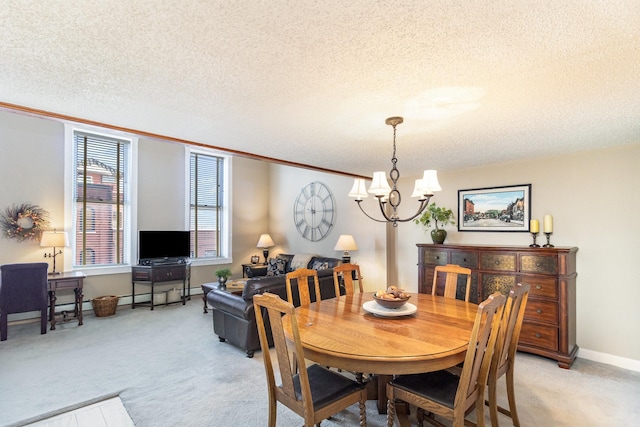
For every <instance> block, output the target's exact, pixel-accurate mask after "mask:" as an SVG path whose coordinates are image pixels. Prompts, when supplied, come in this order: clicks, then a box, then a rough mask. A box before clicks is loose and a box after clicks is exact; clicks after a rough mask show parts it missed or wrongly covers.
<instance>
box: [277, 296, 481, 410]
mask: <svg viewBox="0 0 640 427" xmlns="http://www.w3.org/2000/svg"><path fill="white" fill-rule="evenodd" d="M372 295H373V293H372V292H365V293H357V294H354V295H352V296H341V297H339V298H332V299H326V300H322V301H319V302H315V303H312V304H311V305H309V306H307V307H298V308H297V309H296V316H297V319H298V327H299V330H300V339H301V341H302V347H303V348H304V352H305V353H304V356H305V358H307V359H309V360H312V361H314V362H316V363H318V364H320V365H323V366H332V367H335V368H341V369H344V370H348V371H354V372H363V373H372V374H378V375H382V376H383V377H382V378H380V379H379V384H378V411H379V412H381V413H384V412H385V411H386V392H385V390H384V386H385V384H386V382H388V380H389V377H385V376H390V375H396V374H414V373H420V372H431V371H437V370H440V369H445V368H449V367H451V366H454V365H456V364H458V363H461V362H463V361H464V357H465V354H466V351H467V346H468V344H469V337H470V335H471V330H472V329H473V322H474V320H475V316H476V312H477V308H478V306H477V305H475V304H473V303H466V302H464V301H459V300H454V299H451V298H443V297H438V296H436V297H433V296H431V295H424V294H412V296H411V300H410V301H409V302H411V303H412V304H414V305H415V306H416V307H417V312H416V313H415V314H414V315H411V316H406V317H397V318H382V317H377V316H374V315H372V314H370V313H368V312H366V311H365V310H364V309H363V308H362V304H363V303H365V302H366V301H369V300H372V299H373V297H372ZM284 324H285V335H286V337H287V338H288V339H292V338H293V336H292V335H291V330H290V328H289V327H288V322H284Z"/></svg>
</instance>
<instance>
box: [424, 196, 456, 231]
mask: <svg viewBox="0 0 640 427" xmlns="http://www.w3.org/2000/svg"><path fill="white" fill-rule="evenodd" d="M414 222H415V223H416V224H418V225H422V226H423V227H424V228H425V229H427V228H430V227H431V225H434V226H435V229H436V230H440V228H439V225H440V226H443V227H444V226H445V225H448V224H451V225H455V224H456V221H455V217H454V216H453V211H452V210H451V209H447V208H441V207H439V206H436V204H435V203H432V204H430V205H429V207H428V208H427V210H426V211H424V212H423V213H422V215H420V217H419V218H418V219H416V220H415V221H414Z"/></svg>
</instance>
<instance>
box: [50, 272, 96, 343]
mask: <svg viewBox="0 0 640 427" xmlns="http://www.w3.org/2000/svg"><path fill="white" fill-rule="evenodd" d="M85 277H87V275H86V274H84V273H82V272H80V271H73V272H71V273H62V274H56V275H51V276H49V277H48V278H47V281H48V287H49V321H50V322H51V328H50V329H51V330H52V331H54V330H55V329H56V299H58V298H57V297H56V292H57V291H58V289H73V293H74V294H75V300H74V306H73V315H74V316H73V318H72V319H75V320H77V321H78V326H82V298H83V297H84V295H83V293H82V287H83V285H84V283H83V282H84V278H85ZM62 315H63V321H67V320H71V319H68V318H67V315H66V312H62Z"/></svg>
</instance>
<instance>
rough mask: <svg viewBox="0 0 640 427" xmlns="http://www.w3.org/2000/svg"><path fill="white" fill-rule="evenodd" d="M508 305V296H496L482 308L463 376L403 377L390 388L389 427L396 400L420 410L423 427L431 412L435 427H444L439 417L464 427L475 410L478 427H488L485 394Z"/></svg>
mask: <svg viewBox="0 0 640 427" xmlns="http://www.w3.org/2000/svg"><path fill="white" fill-rule="evenodd" d="M505 301H506V297H505V296H504V295H502V294H500V292H495V293H493V294H492V295H490V296H489V298H487V299H486V300H485V301H483V302H482V303H481V304H480V305H479V306H478V311H477V313H476V318H475V321H474V324H473V330H472V332H471V337H470V339H469V346H468V348H467V354H466V357H465V360H464V364H463V366H462V372H461V374H460V376H458V375H455V374H454V373H451V372H449V371H447V370H441V371H435V372H427V373H424V374H413V375H400V376H397V377H395V378H394V379H393V380H392V381H391V382H390V383H389V384H388V385H387V426H388V427H392V426H393V418H394V412H395V400H396V399H400V400H402V401H404V402H407V403H409V404H413V405H415V406H417V407H418V408H419V410H418V425H419V426H422V423H423V421H424V411H427V412H429V417H428V418H427V421H429V422H430V423H432V424H434V425H437V426H442V427H444V424H442V423H440V422H439V421H437V420H436V419H435V418H434V417H433V414H437V415H440V416H444V417H447V418H449V419H452V420H453V426H454V427H462V426H463V425H464V424H465V415H466V414H467V413H468V412H469V411H471V409H473V408H474V407H475V408H476V416H477V425H478V427H484V411H483V408H484V390H485V385H486V383H487V377H488V375H489V368H490V366H491V358H492V356H493V351H494V349H495V345H496V341H497V338H498V334H499V330H500V325H501V318H502V312H503V310H504V305H505Z"/></svg>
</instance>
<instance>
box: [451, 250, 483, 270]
mask: <svg viewBox="0 0 640 427" xmlns="http://www.w3.org/2000/svg"><path fill="white" fill-rule="evenodd" d="M451 264H457V265H459V266H460V267H466V268H470V269H472V270H477V269H478V254H477V253H476V252H453V253H451Z"/></svg>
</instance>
